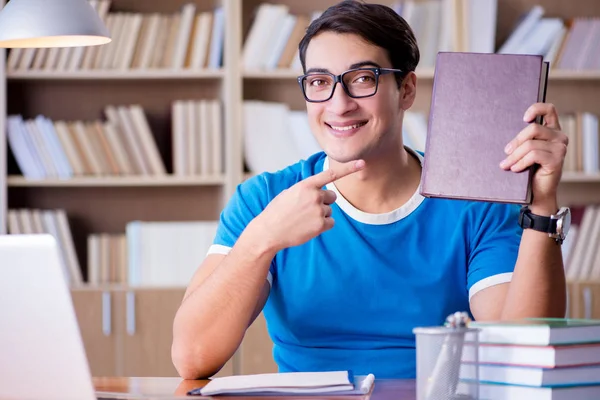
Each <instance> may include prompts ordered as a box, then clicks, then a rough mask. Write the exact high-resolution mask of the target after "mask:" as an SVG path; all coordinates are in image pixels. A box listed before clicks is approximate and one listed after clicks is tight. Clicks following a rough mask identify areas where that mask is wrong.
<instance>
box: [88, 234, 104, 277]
mask: <svg viewBox="0 0 600 400" xmlns="http://www.w3.org/2000/svg"><path fill="white" fill-rule="evenodd" d="M100 251H101V250H100V235H99V234H90V235H88V237H87V283H88V284H90V285H99V284H100V269H101V267H100V264H101V261H100V260H101V255H100Z"/></svg>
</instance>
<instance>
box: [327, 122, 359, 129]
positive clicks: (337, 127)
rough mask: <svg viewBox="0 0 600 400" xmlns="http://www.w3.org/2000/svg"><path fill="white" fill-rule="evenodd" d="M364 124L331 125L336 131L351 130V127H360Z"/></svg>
mask: <svg viewBox="0 0 600 400" xmlns="http://www.w3.org/2000/svg"><path fill="white" fill-rule="evenodd" d="M363 125H364V123H360V124H354V125H348V126H333V125H330V126H331V128H332V129H334V130H336V131H349V130H351V129H356V128H360V127H361V126H363Z"/></svg>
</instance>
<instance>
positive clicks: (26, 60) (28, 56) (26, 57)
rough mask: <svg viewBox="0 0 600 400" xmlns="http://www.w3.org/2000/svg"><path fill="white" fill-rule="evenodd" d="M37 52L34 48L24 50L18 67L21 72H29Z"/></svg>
mask: <svg viewBox="0 0 600 400" xmlns="http://www.w3.org/2000/svg"><path fill="white" fill-rule="evenodd" d="M35 50H36V49H33V48H26V49H23V54H22V55H21V58H20V59H19V65H18V66H17V69H18V70H19V71H27V70H29V69H30V68H31V64H33V59H34V57H35Z"/></svg>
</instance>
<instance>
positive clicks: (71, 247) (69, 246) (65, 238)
mask: <svg viewBox="0 0 600 400" xmlns="http://www.w3.org/2000/svg"><path fill="white" fill-rule="evenodd" d="M54 218H55V222H56V225H57V227H58V232H59V234H60V242H61V243H62V244H63V246H64V250H65V257H66V259H67V265H68V267H69V271H71V273H72V275H71V276H73V278H74V279H73V281H74V282H82V279H81V268H80V266H79V260H78V259H77V254H76V253H75V244H74V243H73V235H72V234H71V228H69V221H68V219H67V213H66V212H65V210H62V209H59V210H55V211H54Z"/></svg>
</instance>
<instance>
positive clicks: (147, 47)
mask: <svg viewBox="0 0 600 400" xmlns="http://www.w3.org/2000/svg"><path fill="white" fill-rule="evenodd" d="M148 18H149V20H148V28H147V29H146V32H145V34H144V38H143V41H142V45H141V47H140V61H139V64H137V65H135V67H136V68H139V69H147V68H149V67H150V64H151V60H152V54H153V51H154V50H155V44H156V42H157V37H158V34H159V28H160V23H161V15H160V14H159V13H152V14H150V16H149V17H148Z"/></svg>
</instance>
